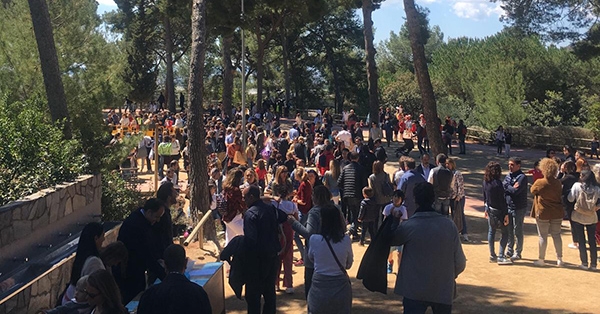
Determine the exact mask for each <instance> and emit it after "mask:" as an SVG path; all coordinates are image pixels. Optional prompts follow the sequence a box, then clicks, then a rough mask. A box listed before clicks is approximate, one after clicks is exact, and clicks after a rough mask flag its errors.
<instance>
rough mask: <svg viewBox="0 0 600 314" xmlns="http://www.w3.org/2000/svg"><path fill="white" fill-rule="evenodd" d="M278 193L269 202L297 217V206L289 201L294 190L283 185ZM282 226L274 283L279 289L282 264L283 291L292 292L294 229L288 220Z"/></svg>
mask: <svg viewBox="0 0 600 314" xmlns="http://www.w3.org/2000/svg"><path fill="white" fill-rule="evenodd" d="M279 189H280V190H279V192H278V193H277V194H278V195H281V198H279V200H278V199H277V197H276V198H274V199H273V201H271V204H272V205H273V206H275V207H277V208H278V209H280V210H281V211H283V212H284V213H286V214H288V215H292V216H294V218H296V219H298V207H297V206H296V204H295V203H294V202H292V201H291V199H292V197H293V195H294V191H288V188H286V187H285V186H280V187H279ZM280 226H281V227H283V234H284V235H285V239H280V242H281V247H282V251H281V253H280V254H279V267H278V268H277V269H278V271H277V282H276V283H275V287H276V289H277V290H278V291H279V290H280V288H279V278H280V275H281V267H282V266H283V286H284V287H285V293H287V294H293V293H294V285H293V282H292V277H293V276H292V262H293V257H294V244H293V242H294V230H292V225H291V224H290V223H289V222H287V221H286V222H284V223H282V224H281V225H280Z"/></svg>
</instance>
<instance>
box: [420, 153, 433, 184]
mask: <svg viewBox="0 0 600 314" xmlns="http://www.w3.org/2000/svg"><path fill="white" fill-rule="evenodd" d="M430 159H431V158H430V157H429V154H428V153H425V154H422V155H421V164H420V165H419V166H418V167H417V172H418V173H420V174H421V176H423V179H425V180H427V179H428V178H429V172H431V169H433V168H435V166H434V165H432V164H431V163H429V161H430Z"/></svg>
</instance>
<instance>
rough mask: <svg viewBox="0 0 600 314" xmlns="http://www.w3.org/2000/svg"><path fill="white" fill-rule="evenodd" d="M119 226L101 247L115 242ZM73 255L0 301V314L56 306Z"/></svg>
mask: <svg viewBox="0 0 600 314" xmlns="http://www.w3.org/2000/svg"><path fill="white" fill-rule="evenodd" d="M120 227H121V226H120V225H118V226H117V227H115V228H113V229H112V230H110V231H107V232H106V233H105V239H104V243H103V246H106V245H108V244H110V243H112V242H115V241H116V240H117V235H118V234H119V229H120ZM74 261H75V254H72V255H71V256H69V257H67V258H65V259H64V260H62V261H61V262H59V263H58V264H56V265H54V266H52V267H51V268H50V269H49V270H48V271H46V272H44V273H43V274H41V275H40V276H38V277H37V278H35V279H34V280H32V281H31V282H29V283H28V284H26V285H25V286H24V287H23V288H21V289H19V290H17V291H16V292H15V293H13V294H12V295H11V296H9V297H8V298H6V299H5V300H0V314H36V313H39V312H40V310H46V309H51V308H54V307H55V306H57V305H58V304H56V302H57V300H58V296H59V295H60V294H61V293H62V292H63V290H64V289H65V287H66V286H67V284H68V283H69V277H70V276H71V268H72V267H73V262H74Z"/></svg>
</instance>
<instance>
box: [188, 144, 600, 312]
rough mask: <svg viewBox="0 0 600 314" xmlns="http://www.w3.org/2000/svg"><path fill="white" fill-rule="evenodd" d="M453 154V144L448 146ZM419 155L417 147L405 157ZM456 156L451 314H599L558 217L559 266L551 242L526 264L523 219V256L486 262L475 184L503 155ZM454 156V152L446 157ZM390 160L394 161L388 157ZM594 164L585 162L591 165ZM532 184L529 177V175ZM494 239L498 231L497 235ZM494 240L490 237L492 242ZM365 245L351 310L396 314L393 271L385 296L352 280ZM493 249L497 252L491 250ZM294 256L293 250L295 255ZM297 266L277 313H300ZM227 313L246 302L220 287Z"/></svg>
mask: <svg viewBox="0 0 600 314" xmlns="http://www.w3.org/2000/svg"><path fill="white" fill-rule="evenodd" d="M395 147H397V146H396V145H393V146H392V147H391V149H389V150H388V155H389V156H390V162H388V163H387V164H386V169H385V170H386V172H388V173H393V171H395V169H397V167H398V162H397V159H396V158H395V157H393V156H394V155H393V149H394V148H395ZM455 151H458V148H455ZM512 155H513V156H518V157H521V158H522V159H523V168H524V169H523V170H524V171H525V172H526V171H527V170H529V169H530V168H531V167H532V166H533V162H534V160H535V159H537V158H540V157H543V156H544V155H545V153H544V152H543V151H539V150H530V149H527V150H526V151H525V150H523V149H513V151H512ZM411 156H413V157H414V158H418V152H417V151H413V153H412V154H411ZM458 156H459V157H457V159H456V161H457V166H458V168H459V170H460V171H461V172H462V173H463V174H464V176H465V185H466V190H467V203H466V208H465V213H466V215H467V217H468V222H467V225H468V230H469V236H470V238H471V240H473V241H472V242H471V243H464V244H463V250H464V252H465V254H466V256H467V267H466V270H465V271H464V272H463V273H462V274H461V275H460V276H459V277H458V279H457V287H458V288H457V294H458V295H457V298H456V299H455V302H454V306H453V312H454V313H600V290H599V289H598V284H599V283H600V272H595V273H594V272H589V271H583V270H580V269H578V268H577V265H579V264H580V262H579V253H578V250H574V249H569V248H568V247H567V244H569V243H571V233H570V230H569V223H568V222H567V221H565V222H563V233H562V242H563V245H562V247H563V260H564V261H565V262H566V267H564V268H558V267H556V266H555V265H556V254H555V250H554V246H553V243H552V241H551V240H549V242H550V243H549V245H548V249H547V253H546V262H547V266H546V267H542V268H539V267H534V266H533V264H532V262H533V261H534V260H535V259H537V257H538V238H537V233H536V226H535V221H534V220H533V219H532V218H529V217H526V219H525V228H524V229H525V240H524V242H525V245H524V250H523V260H520V261H517V262H516V263H515V264H513V265H506V266H500V265H497V264H495V263H494V264H492V263H490V262H489V261H488V257H489V250H488V243H487V222H486V220H485V219H484V216H483V203H482V200H481V199H482V196H481V181H482V178H483V169H484V167H485V165H486V164H487V163H488V162H489V161H490V160H495V161H498V162H500V163H501V164H502V165H503V172H504V173H506V172H507V159H506V158H503V157H496V156H495V147H490V146H483V145H479V144H468V146H467V155H458ZM453 157H456V156H453ZM394 160H395V161H394ZM595 162H596V161H590V163H592V164H593V163H595ZM529 182H530V184H531V178H530V180H529ZM496 238H497V241H498V238H499V235H496ZM496 243H497V242H496ZM206 248H208V249H209V250H208V251H202V250H200V249H199V248H198V244H197V243H192V244H190V246H189V247H188V248H187V250H188V256H189V257H190V258H194V259H196V260H197V262H212V261H215V257H214V254H215V253H214V249H213V246H212V245H211V244H208V245H206V246H205V249H206ZM365 249H366V247H361V246H359V245H358V243H357V242H355V243H354V244H353V250H354V259H355V260H354V265H353V266H352V268H351V269H350V271H349V274H350V277H351V279H352V288H353V311H354V312H355V313H377V314H384V313H401V308H402V302H401V300H402V298H401V296H399V295H396V294H394V293H393V287H394V284H395V280H396V274H390V275H388V288H389V289H388V294H387V295H384V294H381V293H374V292H370V291H368V290H367V289H365V288H364V286H363V285H362V282H361V281H359V280H357V279H356V272H357V270H358V267H359V265H360V261H361V259H362V256H363V254H364V252H365ZM496 250H497V249H496ZM294 256H295V257H299V253H298V252H297V251H296V252H295V253H294ZM303 274H304V269H303V267H294V287H295V293H294V294H291V295H288V294H285V293H283V292H279V293H278V295H277V309H278V312H279V313H306V301H305V300H304V284H303V283H304V279H303ZM225 297H226V302H225V303H226V310H227V312H228V313H245V312H246V304H245V302H244V301H243V300H238V299H236V298H235V296H234V295H233V292H232V290H231V288H230V287H229V286H228V285H227V284H226V290H225Z"/></svg>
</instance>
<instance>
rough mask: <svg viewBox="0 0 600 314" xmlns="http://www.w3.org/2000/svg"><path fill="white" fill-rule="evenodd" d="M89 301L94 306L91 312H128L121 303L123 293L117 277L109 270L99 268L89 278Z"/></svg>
mask: <svg viewBox="0 0 600 314" xmlns="http://www.w3.org/2000/svg"><path fill="white" fill-rule="evenodd" d="M85 293H86V294H87V300H88V303H89V304H90V305H91V306H93V307H94V310H92V313H91V314H126V313H128V312H127V309H125V307H124V306H123V304H121V293H120V292H119V287H118V286H117V283H116V282H115V279H114V278H113V276H112V275H111V273H110V272H108V271H107V270H103V269H101V270H97V271H95V272H94V273H92V274H91V275H90V276H89V277H88V280H87V288H86V289H85Z"/></svg>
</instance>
